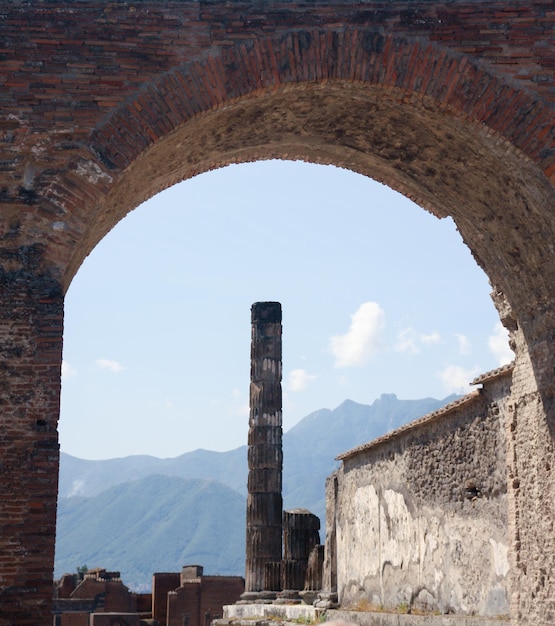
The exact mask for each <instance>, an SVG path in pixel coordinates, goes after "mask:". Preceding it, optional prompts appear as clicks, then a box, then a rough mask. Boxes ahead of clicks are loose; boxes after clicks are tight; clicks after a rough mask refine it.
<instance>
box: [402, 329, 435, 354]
mask: <svg viewBox="0 0 555 626" xmlns="http://www.w3.org/2000/svg"><path fill="white" fill-rule="evenodd" d="M440 341H441V337H440V335H439V333H438V332H437V331H434V332H433V333H429V334H426V333H417V332H416V331H415V330H414V328H412V326H409V327H408V328H404V329H403V330H400V331H399V332H398V333H397V343H396V344H395V350H396V351H397V352H408V353H409V354H418V353H419V352H420V350H421V347H422V346H423V345H424V346H429V345H432V344H435V343H439V342H440Z"/></svg>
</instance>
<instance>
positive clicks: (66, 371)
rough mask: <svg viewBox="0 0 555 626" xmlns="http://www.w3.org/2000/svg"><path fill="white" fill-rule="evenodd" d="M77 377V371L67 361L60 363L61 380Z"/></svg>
mask: <svg viewBox="0 0 555 626" xmlns="http://www.w3.org/2000/svg"><path fill="white" fill-rule="evenodd" d="M74 376H77V370H76V369H75V368H74V367H72V366H71V365H70V364H69V363H68V362H67V361H62V378H65V379H68V378H73V377H74Z"/></svg>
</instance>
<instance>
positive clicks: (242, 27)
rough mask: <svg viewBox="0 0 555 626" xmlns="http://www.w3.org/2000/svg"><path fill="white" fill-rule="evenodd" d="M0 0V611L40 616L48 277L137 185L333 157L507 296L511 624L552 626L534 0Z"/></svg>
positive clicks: (542, 136)
mask: <svg viewBox="0 0 555 626" xmlns="http://www.w3.org/2000/svg"><path fill="white" fill-rule="evenodd" d="M4 4H5V6H3V7H2V11H1V17H2V19H1V20H0V32H1V33H2V41H3V44H4V47H3V48H2V50H1V51H0V70H1V73H0V79H1V80H2V94H1V99H2V110H1V111H0V130H2V133H3V134H2V143H1V147H2V150H3V152H4V151H5V153H6V155H7V157H6V159H3V160H2V162H1V167H0V182H1V186H0V203H1V205H2V215H1V219H0V288H1V290H2V292H1V293H2V298H0V322H1V323H0V333H1V335H0V338H1V339H2V343H1V344H0V358H1V361H0V374H1V375H2V379H1V380H0V401H1V402H2V408H3V413H2V416H3V419H4V420H5V424H7V426H8V427H7V428H5V429H4V430H3V432H2V437H1V438H0V439H1V441H0V445H1V446H2V447H1V448H0V452H1V453H2V457H1V458H0V466H1V469H2V472H1V478H0V507H4V505H5V503H7V506H6V507H5V508H4V509H3V511H2V512H3V513H4V512H5V515H0V527H1V528H2V530H4V531H5V532H4V534H1V533H0V607H1V609H2V611H1V612H0V613H2V615H1V617H0V622H1V621H2V619H4V621H5V620H8V621H11V622H13V623H22V624H23V623H33V624H41V626H42V625H43V624H44V625H45V626H46V624H49V623H50V622H51V616H50V594H51V564H52V562H53V551H54V536H53V533H54V525H55V514H56V504H55V496H56V477H55V474H56V471H57V467H58V466H57V462H58V456H57V454H58V447H57V445H58V443H57V432H56V422H57V417H58V408H59V387H60V363H61V337H62V319H63V291H64V289H66V288H67V285H68V283H69V281H70V280H71V276H72V275H73V273H74V272H75V271H76V270H77V268H78V267H79V265H80V263H81V261H82V259H83V257H84V256H85V255H86V254H87V253H88V252H89V251H90V250H91V249H92V248H93V247H94V245H95V244H96V243H97V242H98V241H99V240H100V239H101V238H102V236H103V235H104V234H105V233H106V232H107V231H108V230H109V229H110V228H111V227H112V226H113V225H114V224H115V223H116V222H117V221H118V220H119V219H121V217H122V216H123V215H124V214H125V213H126V212H127V211H129V210H131V209H132V208H134V206H136V204H137V203H139V202H140V201H141V200H143V199H145V198H146V197H148V196H149V195H152V194H153V193H155V192H156V191H159V190H161V189H163V188H164V187H166V186H168V185H171V184H173V183H175V182H177V181H178V180H182V179H185V178H187V177H189V176H191V175H193V174H195V173H196V172H198V171H204V170H207V169H210V168H213V167H218V166H221V165H225V164H226V163H230V162H241V161H248V160H252V159H261V158H267V157H270V156H275V157H281V158H302V159H306V160H310V161H314V162H324V163H328V162H329V163H335V164H337V165H342V166H344V167H349V168H351V169H353V170H356V171H359V172H361V173H363V174H365V175H369V176H372V177H374V178H377V179H378V180H382V181H383V182H386V183H388V184H389V185H390V186H392V187H394V188H396V189H398V190H399V191H401V192H403V193H405V194H407V195H409V196H410V197H412V198H413V199H415V200H417V202H418V203H419V204H421V205H422V206H424V207H425V208H427V209H429V210H432V211H434V212H436V213H438V214H444V213H445V214H451V215H453V217H454V218H455V220H456V222H457V224H458V226H459V228H460V230H461V232H462V234H463V236H464V238H465V239H466V241H467V243H468V244H469V246H470V247H471V249H472V251H473V252H474V254H475V256H476V258H477V260H478V262H479V263H480V264H481V265H482V267H484V268H485V269H486V271H487V273H488V275H489V276H490V278H491V279H492V281H493V283H494V284H495V285H496V286H497V287H499V288H501V289H502V291H503V292H505V295H506V296H507V297H508V300H509V302H510V304H511V305H512V307H513V311H511V310H510V307H507V306H505V304H504V302H503V298H502V295H503V294H499V298H498V299H499V309H500V313H501V317H502V318H503V319H504V320H505V322H506V324H507V325H509V326H510V327H511V328H512V330H513V341H514V343H515V346H516V348H517V352H518V355H519V358H518V361H517V365H516V368H515V374H514V379H513V381H514V384H513V398H512V400H513V401H512V411H513V415H512V422H511V424H510V425H509V428H508V431H507V437H508V441H509V455H508V457H509V459H510V467H509V468H508V476H509V481H508V483H509V491H510V505H509V509H510V510H509V516H510V519H511V520H512V524H513V529H512V530H513V535H512V536H513V545H512V555H513V561H512V565H513V571H514V573H513V576H514V584H513V590H514V593H513V606H512V616H513V621H514V622H515V623H518V624H521V623H522V624H534V626H536V625H539V624H553V623H554V621H555V609H554V608H553V603H552V598H553V589H555V573H554V572H555V539H554V538H553V532H552V531H553V528H552V524H553V519H554V517H555V515H554V510H553V499H552V497H551V494H552V493H553V491H554V489H555V478H553V477H552V476H551V474H550V472H551V468H552V467H553V466H555V452H554V443H553V442H554V441H555V385H554V381H553V378H554V377H553V372H554V371H555V356H554V355H555V331H554V329H555V314H554V313H553V311H555V293H554V290H553V286H552V285H553V284H555V282H554V280H553V278H554V275H555V272H554V258H555V253H554V250H553V244H552V242H553V240H554V237H553V235H554V232H555V227H554V224H553V219H554V218H553V210H552V207H553V202H554V196H555V194H554V191H553V184H554V182H555V181H554V173H555V150H554V146H553V141H554V132H553V125H554V116H553V71H552V68H553V58H554V51H555V48H554V44H553V41H554V40H553V37H552V36H551V35H552V33H553V13H552V11H551V10H552V2H551V0H527V1H526V2H525V1H524V0H514V2H511V3H501V2H497V1H496V2H487V1H482V2H477V1H476V0H453V1H452V2H448V3H445V2H433V1H426V2H424V1H417V0H416V1H414V2H406V1H405V0H391V1H390V2H387V3H384V2H374V1H373V0H368V2H365V3H363V4H352V3H348V2H344V1H343V0H338V1H336V2H333V3H332V2H329V1H328V0H321V1H314V2H310V3H304V4H303V5H302V7H299V6H298V5H296V4H294V3H292V2H289V1H286V2H280V1H279V0H277V1H276V2H272V3H263V2H256V1H254V2H249V3H246V2H245V3H244V2H222V3H215V2H209V1H205V0H201V2H195V3H184V2H179V1H177V0H168V1H164V2H162V1H161V0H141V2H140V3H101V2H95V0H87V1H86V2H79V3H74V2H69V1H68V0H59V2H48V3H21V2H20V1H19V0H6V2H5V3H4ZM301 8H302V10H301ZM550 11H551V12H550ZM361 25H363V26H361ZM284 131H287V132H284ZM184 156H185V158H184ZM188 158H189V159H191V162H188V161H187V159H188ZM4 408H5V411H4ZM22 468H24V470H26V471H22ZM6 511H7V512H6ZM6 529H7V530H6ZM6 533H8V534H6ZM9 533H11V534H9ZM6 616H7V617H6Z"/></svg>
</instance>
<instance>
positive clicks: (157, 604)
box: [152, 572, 181, 626]
mask: <svg viewBox="0 0 555 626" xmlns="http://www.w3.org/2000/svg"><path fill="white" fill-rule="evenodd" d="M180 584H181V576H180V574H179V573H173V572H169V573H166V572H163V573H162V572H157V573H156V574H153V576H152V617H153V619H155V620H157V621H158V623H159V624H160V626H166V615H167V613H168V592H169V591H175V590H176V589H177V588H178V587H179V585H180Z"/></svg>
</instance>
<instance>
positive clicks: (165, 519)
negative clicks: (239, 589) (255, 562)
mask: <svg viewBox="0 0 555 626" xmlns="http://www.w3.org/2000/svg"><path fill="white" fill-rule="evenodd" d="M185 564H199V565H203V566H204V567H205V571H206V572H208V573H212V574H216V573H217V574H222V575H230V574H242V573H243V571H244V568H245V498H244V496H242V495H240V494H239V493H237V492H236V491H234V490H233V489H230V488H229V487H226V486H225V485H222V484H221V483H217V482H215V481H211V480H186V479H184V478H176V477H172V478H169V477H167V476H159V475H152V476H148V477H146V478H143V479H141V480H138V481H134V482H129V483H123V484H120V485H116V486H114V487H110V488H109V489H107V490H106V491H103V492H102V493H101V494H99V495H96V496H94V497H92V498H81V497H75V498H62V499H61V500H60V502H59V506H58V542H57V545H56V566H55V572H54V575H55V577H56V578H59V577H60V576H61V575H62V574H64V573H65V572H75V570H76V568H77V567H78V566H82V565H88V566H89V567H105V568H106V569H109V570H116V571H120V572H121V574H122V577H123V581H124V583H125V584H126V585H128V586H129V587H131V588H133V589H145V588H149V587H150V583H151V580H152V574H153V572H157V571H163V572H166V571H170V572H179V571H181V568H182V566H183V565H185Z"/></svg>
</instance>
